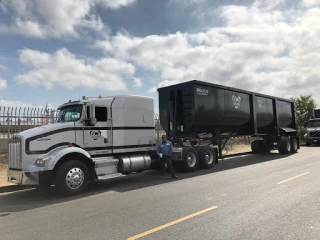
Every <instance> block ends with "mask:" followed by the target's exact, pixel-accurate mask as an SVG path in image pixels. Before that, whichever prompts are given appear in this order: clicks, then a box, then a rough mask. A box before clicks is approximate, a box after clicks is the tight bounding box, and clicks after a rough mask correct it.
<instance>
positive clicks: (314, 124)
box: [308, 120, 320, 128]
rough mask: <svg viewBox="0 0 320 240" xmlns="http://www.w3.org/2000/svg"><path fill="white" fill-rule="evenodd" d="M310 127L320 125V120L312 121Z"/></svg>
mask: <svg viewBox="0 0 320 240" xmlns="http://www.w3.org/2000/svg"><path fill="white" fill-rule="evenodd" d="M308 127H310V128H314V127H320V120H317V121H310V122H309V124H308Z"/></svg>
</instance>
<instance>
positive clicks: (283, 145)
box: [278, 138, 291, 154]
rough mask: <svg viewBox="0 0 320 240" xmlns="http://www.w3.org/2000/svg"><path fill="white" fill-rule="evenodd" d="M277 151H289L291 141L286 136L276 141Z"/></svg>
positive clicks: (285, 152)
mask: <svg viewBox="0 0 320 240" xmlns="http://www.w3.org/2000/svg"><path fill="white" fill-rule="evenodd" d="M278 151H279V153H280V154H289V153H290V152H291V142H290V140H289V139H288V138H285V139H280V140H279V141H278Z"/></svg>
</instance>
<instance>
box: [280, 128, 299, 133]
mask: <svg viewBox="0 0 320 240" xmlns="http://www.w3.org/2000/svg"><path fill="white" fill-rule="evenodd" d="M280 129H281V130H282V131H284V132H286V133H296V132H297V130H295V129H293V128H284V127H281V128H280Z"/></svg>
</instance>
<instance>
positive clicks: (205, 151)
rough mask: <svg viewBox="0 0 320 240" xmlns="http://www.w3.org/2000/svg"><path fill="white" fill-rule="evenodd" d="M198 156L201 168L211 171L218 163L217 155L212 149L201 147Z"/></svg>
mask: <svg viewBox="0 0 320 240" xmlns="http://www.w3.org/2000/svg"><path fill="white" fill-rule="evenodd" d="M198 154H199V164H200V167H201V168H205V169H209V168H212V167H213V165H214V163H215V161H216V154H215V152H214V151H213V149H212V148H211V147H209V146H206V147H200V148H199V149H198Z"/></svg>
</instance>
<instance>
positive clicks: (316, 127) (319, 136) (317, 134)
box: [304, 109, 320, 146]
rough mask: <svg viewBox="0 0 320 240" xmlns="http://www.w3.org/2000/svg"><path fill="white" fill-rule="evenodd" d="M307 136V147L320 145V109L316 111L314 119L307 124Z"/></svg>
mask: <svg viewBox="0 0 320 240" xmlns="http://www.w3.org/2000/svg"><path fill="white" fill-rule="evenodd" d="M305 128H306V134H305V135H304V137H305V141H306V145H307V146H310V145H312V144H319V143H320V109H315V110H314V118H312V119H310V120H309V121H307V122H306V123H305Z"/></svg>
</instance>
